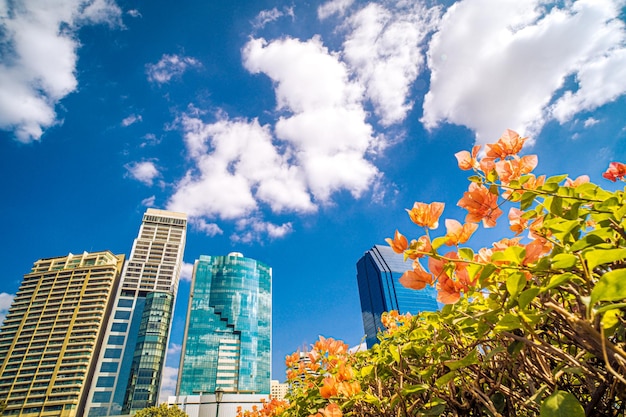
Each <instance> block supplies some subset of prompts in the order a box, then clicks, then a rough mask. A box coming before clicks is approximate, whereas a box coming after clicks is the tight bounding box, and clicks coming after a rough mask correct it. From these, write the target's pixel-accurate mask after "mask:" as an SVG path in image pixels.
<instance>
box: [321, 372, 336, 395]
mask: <svg viewBox="0 0 626 417" xmlns="http://www.w3.org/2000/svg"><path fill="white" fill-rule="evenodd" d="M338 392H339V387H338V386H337V381H336V380H335V378H333V377H332V376H328V377H326V378H324V383H323V385H322V387H321V388H320V395H321V396H322V398H326V399H329V398H330V397H334V396H336V395H337V393H338Z"/></svg>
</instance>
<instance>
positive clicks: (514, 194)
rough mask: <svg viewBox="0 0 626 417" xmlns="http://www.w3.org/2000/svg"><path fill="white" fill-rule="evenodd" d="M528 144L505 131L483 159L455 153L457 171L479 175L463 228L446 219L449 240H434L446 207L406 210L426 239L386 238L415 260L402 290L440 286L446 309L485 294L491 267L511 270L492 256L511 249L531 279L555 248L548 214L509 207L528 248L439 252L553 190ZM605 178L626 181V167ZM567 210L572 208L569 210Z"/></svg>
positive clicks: (467, 196)
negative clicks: (546, 218)
mask: <svg viewBox="0 0 626 417" xmlns="http://www.w3.org/2000/svg"><path fill="white" fill-rule="evenodd" d="M526 140H527V138H523V137H521V136H520V135H519V134H517V133H516V132H514V131H512V130H507V131H505V132H504V134H503V135H502V136H501V137H500V138H499V139H498V141H497V142H496V143H493V144H487V145H485V149H484V155H483V156H482V157H479V154H480V153H481V146H480V145H477V146H474V147H473V148H472V151H471V152H468V151H461V152H458V153H456V154H455V157H456V159H457V162H458V166H459V168H460V169H462V170H473V171H474V172H475V174H476V175H474V176H473V177H471V178H470V180H471V183H470V185H469V188H468V190H467V191H466V192H464V194H463V197H462V198H461V199H460V200H459V201H458V203H457V205H458V206H459V207H461V208H463V209H465V210H466V211H467V215H466V216H465V223H464V224H461V223H460V222H459V221H457V220H454V219H446V220H445V226H446V234H445V236H442V237H440V238H437V239H435V240H431V238H430V235H429V230H428V229H437V228H438V225H439V219H440V217H441V215H442V214H443V211H444V208H445V205H444V203H441V202H432V203H423V202H416V203H415V204H414V206H413V208H412V209H411V210H407V212H408V214H409V217H410V219H411V220H412V221H413V223H415V224H416V225H418V226H420V227H423V228H424V230H425V235H423V236H421V237H419V238H418V239H414V240H411V242H410V243H409V241H408V239H407V238H406V237H405V236H404V235H403V234H402V233H400V232H399V231H397V230H396V232H395V234H394V237H393V239H386V241H387V243H388V244H389V245H390V246H391V248H392V249H393V250H394V251H395V252H397V253H403V254H404V256H405V259H412V260H413V264H412V269H410V270H409V271H407V272H405V273H404V274H403V275H402V277H401V278H400V283H401V284H402V285H404V286H405V287H407V288H412V289H416V290H420V289H423V288H425V287H426V286H427V285H436V288H437V293H438V296H437V300H438V301H440V302H442V303H444V304H452V303H456V302H457V301H458V300H459V299H460V298H461V296H462V295H463V294H468V293H470V292H472V291H476V290H479V291H480V290H481V289H482V288H481V286H480V284H481V283H480V282H479V281H480V280H479V279H478V278H479V276H480V274H481V272H482V271H483V270H484V269H483V268H484V267H485V266H486V265H487V264H490V265H491V266H492V267H493V266H496V267H505V266H507V265H512V263H511V262H507V261H506V259H505V258H506V257H503V256H501V255H497V256H495V258H494V254H496V253H498V252H504V251H506V250H507V248H509V247H512V246H515V247H519V248H520V250H523V259H522V261H521V263H520V264H519V265H518V268H521V270H520V272H522V273H523V274H524V276H526V277H527V278H528V279H530V277H531V274H530V272H529V271H528V270H527V269H524V268H525V267H529V266H531V265H533V264H535V263H537V262H538V261H539V260H540V259H541V257H543V256H545V255H546V254H548V253H549V252H550V251H551V250H552V248H553V242H552V240H551V232H550V230H549V229H547V228H544V227H543V221H544V215H543V214H542V213H541V211H540V210H536V211H532V210H529V211H524V210H520V209H519V208H517V207H511V208H510V210H509V212H508V220H509V226H510V229H511V230H512V231H513V232H514V233H515V234H516V235H520V234H522V233H524V232H528V238H529V239H530V242H529V243H526V244H523V243H521V237H520V238H513V239H502V240H500V241H499V242H496V243H494V245H493V247H492V248H490V249H485V248H483V249H481V250H480V251H479V252H478V253H476V254H472V256H468V253H467V252H466V253H464V254H463V255H460V251H450V252H448V253H446V254H445V255H440V254H439V253H438V252H437V249H438V248H439V247H441V246H442V245H446V246H452V247H456V248H457V250H458V248H459V245H461V244H464V243H466V242H467V241H468V240H469V239H470V237H471V236H472V234H473V233H474V232H475V231H476V230H477V228H478V226H479V224H480V223H482V225H483V227H485V228H491V227H494V226H496V224H497V222H498V219H499V218H500V217H501V216H502V214H503V211H502V208H501V207H502V205H503V204H504V203H506V202H520V201H523V200H524V198H525V197H524V195H525V194H526V193H531V194H532V195H531V197H533V196H534V195H535V194H534V193H537V192H540V191H541V190H542V188H543V187H544V186H548V185H549V184H546V178H545V176H540V177H536V176H535V175H534V174H532V171H533V169H534V168H535V167H536V166H537V156H536V155H525V156H519V155H518V154H519V152H520V151H521V150H522V148H523V146H524V143H525V142H526ZM603 176H604V177H605V178H607V179H609V180H611V181H616V180H617V179H621V180H623V179H624V177H625V176H626V165H625V164H622V163H618V162H612V163H611V164H610V166H609V168H608V170H607V171H606V172H605V173H604V174H603ZM586 183H589V177H588V176H586V175H582V176H580V177H578V178H576V179H574V180H572V179H570V178H566V179H565V183H564V187H569V188H576V187H579V186H581V185H583V184H586ZM555 185H556V184H555ZM569 209H571V208H567V207H566V208H565V210H569ZM520 253H521V252H520ZM426 256H427V257H428V258H429V260H428V270H427V269H426V268H424V266H423V265H422V263H421V262H420V259H421V258H423V257H426ZM470 265H471V266H472V267H471V268H470ZM511 267H512V266H511Z"/></svg>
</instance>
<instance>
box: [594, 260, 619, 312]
mask: <svg viewBox="0 0 626 417" xmlns="http://www.w3.org/2000/svg"><path fill="white" fill-rule="evenodd" d="M624 299H626V269H616V270H614V271H609V272H607V273H606V274H604V275H602V276H601V277H600V280H599V281H598V283H597V284H596V286H595V287H594V288H593V290H591V301H590V302H591V305H592V306H593V305H594V304H595V303H596V302H598V301H618V300H624Z"/></svg>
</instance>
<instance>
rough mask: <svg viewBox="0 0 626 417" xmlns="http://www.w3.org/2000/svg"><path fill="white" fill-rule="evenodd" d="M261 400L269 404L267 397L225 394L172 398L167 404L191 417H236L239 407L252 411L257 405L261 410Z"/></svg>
mask: <svg viewBox="0 0 626 417" xmlns="http://www.w3.org/2000/svg"><path fill="white" fill-rule="evenodd" d="M216 397H217V398H216ZM220 397H221V398H220ZM261 400H265V401H266V402H269V398H268V396H267V395H259V394H236V393H228V392H224V393H222V395H221V396H220V395H217V396H216V395H215V394H200V395H179V396H170V397H169V398H168V400H167V404H168V405H170V406H171V405H176V406H178V408H180V409H181V410H183V411H184V412H185V413H187V415H188V416H189V417H235V416H236V415H237V408H238V407H241V409H242V410H252V406H255V405H256V406H258V407H259V408H260V407H261V406H262V402H261Z"/></svg>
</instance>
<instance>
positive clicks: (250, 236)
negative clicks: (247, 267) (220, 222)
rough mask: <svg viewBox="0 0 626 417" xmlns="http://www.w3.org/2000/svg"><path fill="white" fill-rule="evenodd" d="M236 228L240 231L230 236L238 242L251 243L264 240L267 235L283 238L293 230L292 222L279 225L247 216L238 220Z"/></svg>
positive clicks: (273, 237) (270, 237)
mask: <svg viewBox="0 0 626 417" xmlns="http://www.w3.org/2000/svg"><path fill="white" fill-rule="evenodd" d="M236 228H237V230H238V232H239V233H236V234H233V235H232V236H231V237H230V238H231V240H232V241H233V242H237V243H251V242H255V241H262V240H264V239H265V238H266V237H267V238H269V239H278V238H283V237H285V236H286V235H288V234H289V233H291V232H293V225H292V224H291V222H288V223H283V224H281V225H277V224H274V223H271V222H266V221H263V220H261V219H260V218H246V219H241V220H239V221H238V222H237V225H236Z"/></svg>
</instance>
